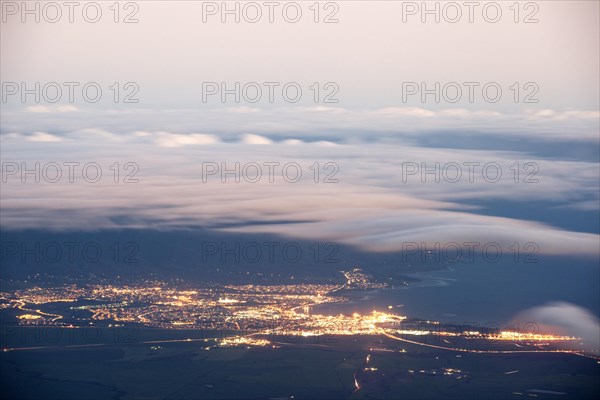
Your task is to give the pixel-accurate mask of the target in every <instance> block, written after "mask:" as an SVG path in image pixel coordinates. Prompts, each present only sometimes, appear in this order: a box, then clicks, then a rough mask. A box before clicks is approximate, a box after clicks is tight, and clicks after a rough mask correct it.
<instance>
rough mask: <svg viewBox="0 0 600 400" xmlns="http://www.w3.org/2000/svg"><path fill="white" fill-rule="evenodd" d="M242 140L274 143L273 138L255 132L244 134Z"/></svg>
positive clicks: (254, 142)
mask: <svg viewBox="0 0 600 400" xmlns="http://www.w3.org/2000/svg"><path fill="white" fill-rule="evenodd" d="M240 142H241V143H245V144H273V141H272V140H271V139H269V138H267V137H264V136H260V135H255V134H253V133H245V134H243V135H242V139H241V140H240Z"/></svg>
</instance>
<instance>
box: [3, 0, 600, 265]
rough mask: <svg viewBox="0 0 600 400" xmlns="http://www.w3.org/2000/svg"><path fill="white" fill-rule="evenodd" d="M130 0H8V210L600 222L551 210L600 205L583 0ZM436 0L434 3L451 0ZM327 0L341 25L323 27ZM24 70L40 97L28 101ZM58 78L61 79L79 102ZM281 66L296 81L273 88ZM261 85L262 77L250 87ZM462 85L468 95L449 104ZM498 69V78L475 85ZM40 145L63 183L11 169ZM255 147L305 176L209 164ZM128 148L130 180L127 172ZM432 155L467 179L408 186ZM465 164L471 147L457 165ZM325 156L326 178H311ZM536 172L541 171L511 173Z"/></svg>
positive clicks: (419, 223) (71, 224)
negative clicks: (27, 6)
mask: <svg viewBox="0 0 600 400" xmlns="http://www.w3.org/2000/svg"><path fill="white" fill-rule="evenodd" d="M280 3H281V4H280V5H279V6H280V7H281V9H283V7H284V6H285V4H287V3H289V2H287V3H286V2H280ZM375 3H377V4H376V6H375ZM487 3H489V2H481V9H483V8H484V6H485V4H487ZM40 4H42V3H40ZM81 4H82V5H81V8H82V9H83V7H84V4H85V2H83V3H81ZM127 4H129V3H127ZM127 4H126V3H120V5H119V7H120V8H119V15H118V22H117V23H115V22H114V20H113V18H114V17H115V14H114V9H111V8H109V7H111V5H112V3H111V2H98V7H99V8H100V9H101V12H102V14H101V15H102V16H101V18H100V19H99V21H98V22H97V23H90V22H88V21H86V19H85V18H88V19H90V18H91V19H93V18H92V17H93V16H94V14H93V13H92V14H85V18H84V14H82V12H81V10H79V9H76V10H75V11H74V14H73V18H74V21H73V23H70V22H68V17H67V16H68V10H67V9H66V8H65V7H64V6H60V5H59V7H62V8H61V13H62V14H61V15H62V17H61V18H60V19H59V20H58V21H57V22H56V23H51V22H48V20H49V19H50V20H52V19H55V18H57V17H56V16H57V15H58V14H54V13H53V12H54V10H51V9H44V8H43V7H44V6H43V5H40V22H39V23H38V22H35V20H34V17H35V15H29V14H24V15H22V9H21V7H22V6H21V3H14V2H2V35H1V39H0V43H1V50H0V52H1V54H0V55H1V57H0V58H1V61H0V67H1V78H2V124H1V127H0V134H1V135H0V140H1V143H2V149H1V155H2V163H3V164H2V173H3V182H2V186H3V190H2V193H1V196H0V197H1V199H2V211H1V213H2V227H3V228H10V229H21V228H45V229H82V228H83V229H103V228H106V229H114V228H123V227H135V228H152V229H157V228H171V229H174V228H182V227H188V226H190V225H194V226H203V227H211V228H214V229H223V230H237V231H243V232H260V233H263V232H265V233H275V234H280V235H286V236H290V237H297V238H313V237H318V238H321V239H323V240H332V241H339V242H341V243H346V244H351V245H355V246H358V247H361V248H364V249H367V250H372V251H390V250H394V251H395V250H401V249H402V245H403V243H406V242H407V241H417V242H421V241H424V242H427V243H434V242H440V241H441V242H448V241H450V240H457V241H461V242H462V241H471V240H488V241H498V242H501V243H503V244H506V245H508V244H509V243H512V242H514V241H517V242H520V243H528V242H536V243H538V244H539V247H540V251H541V252H542V253H546V254H585V255H593V256H598V253H599V251H600V250H599V236H598V234H599V233H600V232H599V230H598V228H597V227H595V226H592V228H591V229H590V228H589V227H588V228H586V229H584V228H578V227H573V226H567V225H565V223H564V219H565V218H567V217H565V216H570V215H578V216H579V218H588V219H593V218H597V216H598V212H599V207H598V200H599V196H598V190H599V184H598V180H599V179H598V178H599V171H598V151H597V148H598V129H599V115H600V114H599V112H598V102H599V99H598V85H599V83H598V79H599V78H598V76H599V75H600V74H599V73H598V72H599V57H598V54H599V53H598V48H599V47H600V46H598V40H599V39H598V38H599V31H598V2H595V1H582V2H573V1H569V2H566V1H540V2H535V3H532V4H534V6H531V5H529V6H528V5H526V3H525V2H521V3H519V7H518V9H519V15H518V22H515V21H514V18H515V13H514V10H513V9H510V8H509V7H511V5H512V2H498V3H494V4H497V6H498V7H499V8H500V10H501V13H502V14H501V15H502V17H501V18H500V19H499V21H498V22H495V23H492V22H489V21H488V20H490V19H494V13H493V12H492V11H493V10H492V11H489V12H490V14H485V15H484V14H483V12H482V11H481V10H480V9H476V10H475V11H474V13H473V19H474V22H472V23H471V22H469V20H468V14H467V13H468V10H467V8H465V7H464V6H461V5H460V4H462V3H453V4H459V7H461V13H462V14H461V15H462V17H461V19H460V20H459V21H457V22H455V23H453V22H448V21H447V20H448V19H452V18H454V17H453V15H454V14H443V13H442V14H440V22H439V23H437V22H435V21H434V19H433V16H429V17H428V18H429V19H427V20H426V21H425V22H422V21H421V17H422V16H421V14H420V12H419V11H417V13H416V14H413V12H414V8H411V7H420V4H421V3H420V2H417V3H413V2H391V1H385V2H384V1H379V2H366V1H338V2H321V3H318V9H319V15H318V21H319V22H317V23H315V22H314V18H315V12H314V9H311V8H310V7H314V5H313V2H297V3H294V4H296V5H295V6H294V7H298V8H300V9H301V10H302V18H300V20H299V21H298V22H297V23H291V22H288V21H286V19H285V18H284V16H283V14H282V13H281V12H279V11H277V10H278V9H276V11H275V12H274V14H273V18H274V21H273V22H272V23H270V22H269V21H268V19H267V12H268V9H267V7H266V6H264V5H263V3H262V2H258V3H253V4H258V7H259V8H260V9H261V12H262V13H263V18H262V19H261V20H260V21H258V22H256V23H251V22H248V21H246V20H244V16H246V17H247V18H246V19H248V18H252V15H253V14H240V15H241V18H240V22H239V23H236V22H235V21H234V20H233V18H234V16H229V17H228V18H229V19H228V20H226V21H225V22H224V23H223V22H222V21H221V14H220V13H219V12H218V11H217V13H216V14H214V15H213V14H212V13H209V14H206V12H207V11H209V10H210V11H215V8H214V7H221V2H218V3H212V2H191V1H186V2H166V1H140V2H131V4H129V5H127ZM215 4H216V6H215ZM228 4H230V5H231V7H234V6H235V2H229V3H228ZM246 4H247V3H244V2H241V3H239V7H240V10H243V9H244V7H245V5H246ZM415 4H416V6H415ZM428 4H433V5H432V7H433V6H434V5H435V3H434V2H429V3H428ZM527 4H529V3H527ZM447 5H448V2H440V3H439V7H440V10H447V12H448V13H450V12H451V11H452V10H450V9H448V8H447ZM279 6H278V7H279ZM31 7H33V6H31ZM210 7H213V8H210ZM288 7H289V5H288ZM488 7H489V6H488ZM44 10H46V11H44ZM203 10H204V14H203ZM248 12H250V11H248ZM90 15H91V17H90ZM248 15H249V17H248ZM290 15H292V17H293V15H294V14H293V13H292V14H285V17H286V18H288V19H289V18H291V17H290ZM326 16H329V19H332V20H333V19H335V20H337V22H334V23H324V19H325V17H326ZM490 16H491V17H490ZM526 17H527V18H528V20H531V21H533V20H537V22H534V23H525V22H524V20H525V19H526ZM22 18H25V22H23V21H22ZM127 18H129V19H136V20H137V22H135V23H123V21H124V20H125V19H127ZM486 18H487V20H486ZM292 19H293V18H292ZM36 82H38V83H39V85H40V86H39V87H40V88H41V89H40V91H39V92H38V94H39V96H40V101H39V102H36V101H35V94H29V95H25V97H22V96H21V94H22V93H21V92H22V89H23V88H24V87H25V88H28V89H32V88H35V87H36V86H35V85H36ZM53 82H54V83H53ZM65 82H71V83H70V84H69V85H71V86H72V87H74V88H75V89H74V92H73V93H74V95H73V96H74V98H73V101H70V99H69V96H68V87H70V86H68V85H66V84H65ZM236 82H240V90H242V89H241V88H243V87H245V86H246V85H248V84H250V86H247V87H248V91H247V92H239V93H240V101H239V102H236V101H235V99H234V95H226V96H225V101H223V98H222V97H221V93H220V92H216V93H213V92H214V91H215V90H218V91H222V89H223V86H221V83H223V84H224V85H225V88H229V89H231V88H234V87H235V83H236ZM265 82H271V85H272V87H273V88H274V89H273V90H274V91H273V96H274V99H273V101H272V102H270V101H269V99H268V91H269V86H268V85H265ZM436 82H438V83H439V85H440V92H439V96H440V101H435V95H432V94H430V95H426V96H425V97H424V98H423V97H422V96H421V93H420V92H419V91H422V90H423V88H425V89H429V90H431V89H432V88H435V87H436V86H435V85H436ZM465 82H466V83H469V85H471V86H469V85H467V84H465ZM515 82H516V83H517V85H516V86H514V85H515ZM90 83H93V88H95V87H100V89H101V90H102V95H101V96H99V99H98V102H94V103H92V102H90V101H88V100H89V98H90V97H89V96H92V97H93V95H89V93H88V95H89V96H88V97H87V99H88V100H86V97H85V96H84V95H83V94H82V92H81V88H82V87H84V86H85V85H86V84H90ZM115 83H116V86H114V84H115ZM315 83H316V84H317V85H316V87H315V86H314V84H315ZM422 83H424V85H425V86H422V85H421V84H422ZM213 84H214V85H213ZM286 84H293V85H292V92H286V93H287V94H284V93H283V92H282V88H283V87H284V86H285V85H286ZM488 84H491V85H492V84H493V85H492V91H491V92H486V94H485V95H484V94H483V92H482V88H483V87H484V86H486V85H488ZM23 85H25V86H23ZM448 85H449V86H448ZM57 86H59V87H60V88H61V90H62V92H61V95H60V96H58V92H55V91H53V90H56V87H57ZM256 86H259V87H260V88H261V90H262V92H261V93H262V95H261V96H260V98H259V99H258V100H257V101H256V102H254V101H249V100H248V99H250V100H253V99H255V97H256V96H257V93H258V92H257V91H253V90H256ZM44 87H47V88H48V91H47V92H44V90H45V89H43V88H44ZM298 87H299V88H300V89H301V91H302V95H301V96H300V97H299V99H298V101H297V102H292V101H290V99H291V98H292V97H293V93H294V90H295V88H298ZM443 87H446V88H447V90H448V91H446V92H443V91H441V90H442V88H443ZM457 87H459V88H460V89H461V90H462V96H461V97H460V98H459V99H458V100H457V101H454V99H455V98H456V96H457V93H458V92H456V88H457ZM469 87H473V88H474V89H473V90H474V91H473V96H474V97H473V99H472V101H471V99H470V98H469V95H468V93H469V92H468V91H469ZM497 87H499V88H500V90H501V93H502V94H501V96H499V98H498V101H496V102H493V101H490V99H491V98H494V99H495V97H493V93H494V89H495V88H497ZM93 88H92V89H93ZM316 88H318V91H319V97H318V101H315V97H314V96H315V94H316ZM517 88H518V94H519V96H518V101H515V95H516V91H517ZM117 89H118V96H119V97H118V101H115V97H114V96H115V95H116V92H117ZM211 90H212V92H211ZM415 90H418V92H414V91H415ZM444 90H446V89H444ZM411 91H412V92H411ZM92 92H93V90H92ZM209 93H210V94H209ZM290 93H292V94H290ZM409 93H410V94H409ZM490 93H492V94H490ZM286 95H287V96H288V97H286ZM128 96H129V97H128ZM328 96H329V97H328ZM486 96H487V97H486ZM56 98H58V99H57V100H56V101H54V99H56ZM326 98H327V99H328V100H329V101H325V99H326ZM125 99H128V100H133V101H134V102H129V103H127V102H125ZM526 99H528V100H531V101H530V102H526V101H525V100H526ZM36 162H38V163H41V167H40V168H41V169H43V168H44V167H45V166H48V165H49V164H50V163H58V164H59V165H61V166H63V167H62V168H63V170H62V171H61V172H62V173H63V176H62V179H59V180H58V182H56V183H52V182H49V181H48V179H41V182H39V183H36V182H31V177H29V180H27V176H26V177H25V178H26V179H25V181H26V182H25V183H23V182H22V179H21V170H22V169H25V168H34V165H35V163H36ZM65 162H79V163H80V164H81V165H84V164H87V163H97V164H98V165H100V166H101V170H102V172H103V178H102V179H100V180H99V181H98V182H93V183H90V182H86V181H85V179H83V177H82V175H81V173H79V174H76V175H75V182H74V183H71V182H69V181H68V179H67V178H66V177H65V176H66V175H65V174H66V171H67V169H66V167H64V163H65ZM270 162H278V163H280V165H285V164H286V163H289V162H296V163H298V165H300V168H301V171H302V173H303V178H302V179H301V180H300V181H299V182H295V183H290V182H288V181H286V179H284V178H283V176H279V177H276V179H275V180H274V182H269V181H268V180H266V179H261V180H260V181H259V182H256V183H250V182H248V181H246V180H244V179H242V180H241V182H240V183H236V182H231V181H229V182H228V183H222V182H221V180H220V175H219V174H216V175H211V176H210V177H209V178H210V179H208V180H207V181H204V179H203V178H204V176H203V171H204V172H206V171H205V170H203V168H207V165H208V164H206V163H214V164H211V165H217V166H219V167H221V166H222V165H223V164H222V163H225V164H226V165H225V166H226V167H229V168H232V165H235V163H240V164H241V165H247V164H252V163H258V164H259V165H264V163H270ZM114 163H119V164H118V166H117V167H116V168H117V169H118V170H119V171H120V173H121V174H122V175H120V181H119V182H115V181H114V179H113V178H114V176H112V174H113V173H114V167H113V169H111V166H114V165H115V164H114ZM127 163H131V164H130V165H129V167H131V168H132V169H131V171H133V170H136V178H138V179H139V181H138V182H137V183H130V184H125V183H124V182H122V179H123V175H124V174H126V173H128V172H130V170H127V169H126V168H128V167H126V164H127ZM315 163H318V166H317V167H316V169H317V170H319V172H320V175H319V177H318V183H315V182H314V179H313V178H314V168H315V167H314V165H315ZM328 163H331V164H328ZM436 163H439V164H440V165H441V166H442V169H443V168H444V166H449V168H450V169H451V168H453V167H452V166H454V165H456V164H458V165H460V166H462V168H463V170H462V173H463V175H462V178H461V179H459V180H458V181H452V178H448V177H444V178H443V179H442V181H441V182H436V181H431V180H429V181H426V182H423V175H422V174H421V172H422V171H421V169H426V168H428V167H429V168H435V165H436ZM465 163H467V164H465ZM468 163H471V164H473V163H475V164H477V166H474V167H473V168H474V169H473V173H474V175H475V179H474V180H473V181H472V182H471V181H470V180H469V179H468V177H467V172H468V167H467V166H466V165H468ZM489 163H492V164H493V165H494V166H495V168H499V169H500V170H501V172H502V177H501V178H500V179H499V180H498V181H494V182H490V181H489V179H487V178H489V176H487V175H486V177H485V178H484V177H483V175H482V174H484V175H485V174H487V173H488V172H489V171H488V170H485V172H482V171H483V168H484V166H485V165H487V164H489ZM326 165H328V167H326ZM515 165H516V167H515ZM15 166H16V167H15ZM311 166H312V168H313V169H311ZM415 166H416V167H417V168H418V171H417V172H416V173H415V170H414V168H415ZM14 168H18V169H19V170H18V171H16V172H15V170H14ZM327 168H329V169H327ZM411 168H412V169H411ZM515 168H516V169H517V170H518V172H519V176H518V177H515V175H514V173H515ZM332 171H334V172H335V179H337V180H338V181H337V182H327V183H326V182H323V180H324V179H325V178H326V176H327V174H328V173H331V172H332ZM445 171H446V172H448V173H451V172H452V171H449V170H445ZM79 172H80V171H79ZM440 173H441V172H440ZM531 173H532V174H533V175H534V178H535V179H534V181H533V182H525V181H524V180H525V179H526V178H527V176H528V174H531ZM407 174H409V175H407ZM42 178H44V177H43V176H42ZM426 178H427V175H426ZM492 180H493V179H492ZM476 202H479V203H483V205H482V204H475V203H476ZM499 202H500V203H502V202H512V203H516V204H534V205H535V204H544V207H546V208H545V210H546V212H545V215H544V216H543V217H539V216H538V217H535V216H528V215H519V216H518V217H517V216H515V215H514V213H512V212H511V210H510V209H508V210H506V209H502V211H498V210H496V212H493V210H492V211H490V210H489V209H490V208H494V207H496V206H495V205H497V204H498V203H499ZM486 204H487V206H486ZM492 204H494V206H492ZM516 207H517V208H518V206H516ZM67 215H68V218H66V216H67Z"/></svg>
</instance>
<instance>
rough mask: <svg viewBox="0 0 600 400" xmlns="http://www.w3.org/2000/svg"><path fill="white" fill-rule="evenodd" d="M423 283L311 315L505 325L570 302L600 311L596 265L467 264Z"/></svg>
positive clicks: (427, 275)
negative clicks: (378, 314)
mask: <svg viewBox="0 0 600 400" xmlns="http://www.w3.org/2000/svg"><path fill="white" fill-rule="evenodd" d="M408 276H410V277H413V278H417V279H419V280H420V282H418V283H412V284H409V285H408V286H404V287H395V288H390V289H380V290H369V291H360V292H358V291H357V292H350V293H349V296H350V298H351V301H350V302H349V303H346V304H335V305H323V306H320V307H315V308H314V309H313V312H315V313H317V312H319V313H320V312H323V313H334V314H338V313H349V312H369V311H372V310H378V311H386V310H388V306H393V308H392V309H391V310H393V311H394V312H396V313H398V314H402V315H406V316H408V317H415V318H421V319H433V320H437V321H440V322H457V323H462V322H478V323H480V324H486V323H498V324H506V323H508V322H510V321H513V318H514V317H515V316H516V315H517V314H518V313H519V312H520V311H523V310H525V309H528V308H531V307H536V306H540V305H544V304H547V303H550V302H556V301H560V302H568V303H572V304H575V305H577V306H580V307H583V308H585V309H587V310H589V311H590V312H592V313H593V314H595V315H598V313H599V311H600V310H599V308H600V305H599V304H600V297H599V292H600V290H599V289H600V287H599V286H600V275H599V272H598V264H597V263H596V262H594V261H593V260H592V261H590V260H583V261H582V260H579V261H573V260H572V259H571V260H558V259H552V260H546V261H542V260H540V261H539V262H538V263H534V264H512V263H510V264H509V263H507V264H485V263H479V264H466V265H457V266H454V267H452V268H451V269H448V270H442V271H434V272H420V273H419V272H416V273H414V274H409V275H408Z"/></svg>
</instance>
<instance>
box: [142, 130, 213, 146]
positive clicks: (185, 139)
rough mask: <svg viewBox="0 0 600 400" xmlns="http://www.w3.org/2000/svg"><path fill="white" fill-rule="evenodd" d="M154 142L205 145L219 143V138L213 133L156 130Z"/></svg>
mask: <svg viewBox="0 0 600 400" xmlns="http://www.w3.org/2000/svg"><path fill="white" fill-rule="evenodd" d="M154 136H155V137H156V139H155V140H154V142H155V143H156V144H157V145H158V146H160V147H181V146H187V145H207V144H215V143H219V138H218V137H217V136H215V135H209V134H203V133H190V134H177V133H167V132H157V133H156V134H155V135H154Z"/></svg>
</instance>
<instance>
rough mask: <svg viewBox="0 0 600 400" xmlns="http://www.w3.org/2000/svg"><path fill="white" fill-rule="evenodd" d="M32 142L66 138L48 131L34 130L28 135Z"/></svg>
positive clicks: (60, 140)
mask: <svg viewBox="0 0 600 400" xmlns="http://www.w3.org/2000/svg"><path fill="white" fill-rule="evenodd" d="M27 140H28V141H30V142H62V141H63V140H64V139H63V138H61V137H59V136H55V135H52V134H50V133H46V132H34V133H32V134H31V135H29V136H27Z"/></svg>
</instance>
